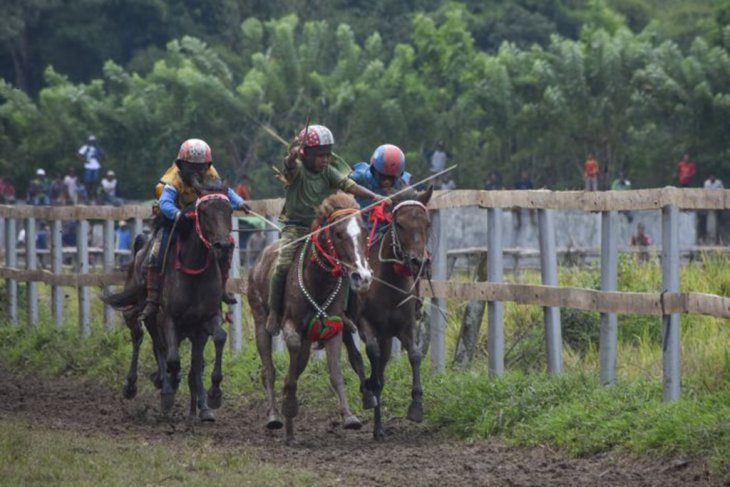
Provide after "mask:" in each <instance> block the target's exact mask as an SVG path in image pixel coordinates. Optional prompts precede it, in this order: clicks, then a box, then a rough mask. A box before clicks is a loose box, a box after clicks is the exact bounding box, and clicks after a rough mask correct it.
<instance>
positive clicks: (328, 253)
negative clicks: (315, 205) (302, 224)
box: [305, 208, 358, 277]
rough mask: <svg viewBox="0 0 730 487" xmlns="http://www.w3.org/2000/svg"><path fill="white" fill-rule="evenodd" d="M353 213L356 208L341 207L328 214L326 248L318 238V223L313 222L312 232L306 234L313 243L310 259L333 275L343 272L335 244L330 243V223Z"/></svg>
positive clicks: (325, 230)
mask: <svg viewBox="0 0 730 487" xmlns="http://www.w3.org/2000/svg"><path fill="white" fill-rule="evenodd" d="M355 213H358V210H356V209H355V208H343V209H341V210H336V211H333V212H332V214H330V216H329V217H328V218H327V224H328V225H327V226H326V227H325V228H324V236H325V241H326V243H327V247H328V248H327V249H325V248H324V246H323V245H322V242H321V241H320V239H319V232H320V229H321V225H320V224H319V223H315V224H314V225H312V233H310V234H309V235H308V236H307V241H311V242H312V243H313V244H314V251H313V252H312V261H313V262H317V263H318V264H319V266H320V267H321V268H322V269H324V270H326V271H328V272H330V273H331V274H332V276H333V277H341V276H342V274H343V269H342V264H341V263H340V259H339V258H338V256H337V251H336V250H335V245H334V244H333V243H332V235H331V234H330V228H331V225H330V224H331V223H333V222H334V221H335V220H336V219H337V218H338V217H341V216H347V215H353V214H355ZM305 247H306V245H305ZM320 256H321V257H322V258H324V260H326V261H327V264H329V267H327V264H325V263H324V262H322V259H320Z"/></svg>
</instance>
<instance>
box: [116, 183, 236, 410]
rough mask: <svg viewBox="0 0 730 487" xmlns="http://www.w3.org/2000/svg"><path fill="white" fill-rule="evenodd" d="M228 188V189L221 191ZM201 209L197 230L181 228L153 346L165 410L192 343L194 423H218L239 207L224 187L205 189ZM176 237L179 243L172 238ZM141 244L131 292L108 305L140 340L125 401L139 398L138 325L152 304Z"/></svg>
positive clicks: (152, 324)
mask: <svg viewBox="0 0 730 487" xmlns="http://www.w3.org/2000/svg"><path fill="white" fill-rule="evenodd" d="M219 186H220V187H219ZM199 195H200V196H199V198H198V199H197V201H196V204H195V215H196V216H195V223H194V229H193V228H181V229H180V232H179V233H178V235H177V241H176V243H173V244H172V245H171V246H170V250H169V255H168V257H167V264H166V266H165V269H164V273H163V293H162V301H161V306H160V311H159V313H158V314H157V316H156V317H155V319H151V320H147V321H146V322H145V325H146V326H147V328H148V331H149V333H150V336H151V337H152V341H153V350H154V353H155V358H156V360H157V366H158V370H157V373H156V374H155V376H154V380H155V382H156V385H157V386H158V387H159V388H160V389H161V391H160V397H161V403H162V410H163V412H164V413H169V411H170V410H171V409H172V406H173V404H174V396H175V392H176V391H177V387H178V385H179V382H180V354H179V348H178V347H179V344H180V342H181V341H182V340H183V339H185V338H188V339H189V340H190V342H191V344H192V347H191V364H190V371H189V373H188V386H189V388H190V396H191V397H190V417H191V418H194V417H195V415H196V412H199V416H200V419H201V420H203V421H213V420H214V419H215V417H214V415H213V412H212V410H211V409H213V408H217V407H219V406H220V402H221V397H222V393H221V389H220V383H221V381H222V379H223V375H222V369H221V367H222V356H223V347H224V345H225V342H226V338H227V336H226V332H225V330H224V329H223V327H222V326H221V325H222V322H223V320H222V315H221V309H220V302H221V297H222V293H223V285H222V279H221V268H222V267H223V266H224V265H225V263H226V262H227V261H228V259H230V253H231V252H232V251H233V248H234V244H233V240H232V238H231V215H232V211H233V210H232V208H231V204H230V201H229V200H228V197H227V196H226V194H225V192H224V188H223V186H222V185H214V186H212V187H209V188H207V189H201V190H200V191H199ZM171 238H172V237H171ZM139 244H140V241H139V240H138V241H137V242H135V250H136V251H137V252H136V255H135V263H134V265H133V266H132V268H131V269H130V271H129V273H128V277H127V282H126V284H125V289H124V291H122V292H121V293H119V294H116V295H111V296H107V297H106V298H104V300H105V302H106V303H107V304H109V305H111V306H113V307H115V308H117V309H122V310H123V312H124V318H125V321H126V323H127V326H128V327H129V328H130V332H131V334H132V344H133V352H132V362H131V364H130V369H129V373H128V375H127V383H126V384H125V387H124V395H125V397H128V398H131V397H134V395H135V393H136V380H137V359H138V356H139V345H140V343H141V341H142V337H143V330H142V326H141V325H140V324H139V322H138V321H137V318H138V316H139V312H140V310H141V309H142V307H143V306H144V292H145V291H144V283H143V282H142V276H143V275H144V273H143V272H141V271H142V265H143V262H144V259H145V254H146V251H147V245H144V246H142V247H141V248H140V245H139ZM211 336H212V337H213V342H214V344H215V350H216V353H215V363H214V368H213V373H212V376H211V381H212V386H211V388H210V390H209V391H208V393H207V395H206V393H205V390H204V387H203V366H204V364H203V352H204V349H205V345H206V343H207V342H208V338H209V337H211Z"/></svg>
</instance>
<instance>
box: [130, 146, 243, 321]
mask: <svg viewBox="0 0 730 487" xmlns="http://www.w3.org/2000/svg"><path fill="white" fill-rule="evenodd" d="M194 179H197V180H198V182H200V183H202V182H203V181H204V180H207V181H211V180H212V181H220V179H221V178H220V176H219V175H218V171H216V170H215V168H214V167H213V157H212V154H211V150H210V146H209V145H208V144H207V143H206V142H205V141H203V140H200V139H188V140H186V141H185V142H183V143H182V145H181V146H180V150H179V151H178V153H177V158H176V159H175V162H173V164H172V165H171V166H170V168H169V169H168V170H167V171H165V174H164V175H163V176H162V177H161V178H160V182H159V183H158V184H157V186H156V187H155V196H156V197H157V200H158V202H159V209H160V213H161V216H162V224H161V225H160V226H159V228H157V229H156V230H155V233H154V235H153V237H152V240H153V242H152V248H151V249H150V252H149V254H148V256H147V266H146V267H147V300H146V304H145V307H144V310H142V313H141V314H140V317H139V319H140V321H144V320H145V319H147V318H149V317H150V316H154V315H155V314H156V313H157V310H158V308H159V305H160V272H161V270H162V261H163V259H164V253H165V250H166V249H167V242H168V240H169V239H170V232H171V231H172V228H173V225H174V224H175V222H176V221H178V220H181V219H187V218H188V216H187V212H184V211H182V209H184V208H185V207H186V206H188V205H191V204H195V200H196V199H197V198H198V195H197V193H196V191H195V189H194V188H193V180H194ZM228 199H229V200H230V202H231V206H232V207H233V209H242V210H244V211H247V210H248V206H247V205H246V203H245V202H244V200H243V198H241V197H240V196H238V195H237V194H236V193H235V191H233V190H232V189H231V188H228ZM229 269H230V261H229V262H228V265H227V266H225V265H224V268H222V269H221V273H222V274H223V276H222V277H223V289H224V292H223V302H225V303H227V304H235V303H236V299H235V298H234V297H233V295H231V294H230V293H227V292H225V284H226V281H227V280H228V270H229Z"/></svg>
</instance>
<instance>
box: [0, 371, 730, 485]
mask: <svg viewBox="0 0 730 487" xmlns="http://www.w3.org/2000/svg"><path fill="white" fill-rule="evenodd" d="M27 379H28V378H27V377H23V376H19V375H16V374H14V373H11V372H9V371H7V370H2V368H0V424H1V423H2V418H3V417H13V418H19V419H24V420H28V421H30V422H32V423H33V424H36V425H39V426H42V425H47V426H48V427H49V428H54V429H59V428H61V429H64V430H68V431H71V432H77V433H78V434H81V435H83V434H94V435H98V434H101V435H109V436H110V437H114V436H115V435H122V434H124V435H126V434H127V433H130V432H131V433H133V434H135V435H138V436H140V437H143V438H147V439H148V440H149V441H151V442H157V443H159V444H163V445H167V446H169V447H170V448H174V447H175V444H176V440H178V441H179V440H180V439H183V438H187V437H190V436H199V437H205V438H210V439H211V440H214V442H215V443H216V444H217V445H219V446H220V448H221V449H225V450H226V451H230V450H231V449H241V450H245V449H246V448H247V447H256V448H257V449H259V450H260V451H263V452H264V453H263V459H264V460H265V461H268V462H272V463H275V464H288V465H297V466H306V467H307V468H308V469H311V470H313V471H320V470H321V471H324V472H327V473H328V474H329V475H328V477H330V478H339V479H342V482H341V483H342V485H357V486H376V485H377V486H382V485H397V486H411V485H433V486H447V485H470V486H471V485H651V486H672V485H686V484H690V483H691V484H693V485H730V477H727V476H726V477H725V479H723V478H722V477H721V476H720V474H711V473H710V472H709V471H708V468H707V465H706V464H705V462H704V461H703V460H702V459H699V458H687V457H661V458H656V457H641V458H635V457H631V456H629V455H626V454H618V453H613V454H602V455H597V456H594V457H590V458H571V457H569V456H566V455H565V454H562V453H561V452H558V451H553V450H551V449H549V448H514V447H508V446H505V445H504V444H502V443H500V442H499V441H496V440H493V441H476V442H464V441H457V440H454V439H449V438H446V437H445V436H443V435H442V434H439V433H437V432H434V431H430V430H429V428H428V426H422V425H414V424H413V423H410V422H408V421H406V420H404V419H401V418H395V419H392V420H390V421H389V422H388V423H387V425H386V427H387V430H388V433H389V436H388V438H387V439H386V441H385V442H383V443H375V442H374V441H373V440H372V436H371V427H372V424H371V422H370V420H369V418H361V419H364V420H365V421H364V422H365V425H364V427H363V429H362V430H360V431H355V432H353V431H344V430H343V429H342V428H341V426H340V425H339V424H337V423H336V421H337V420H338V417H337V416H336V415H332V416H327V415H326V414H323V413H321V412H319V413H318V412H313V411H311V410H308V408H307V407H306V405H304V406H303V407H302V408H301V409H302V411H301V416H300V418H299V419H298V421H297V434H298V440H297V443H296V445H294V446H286V445H285V444H284V442H283V433H282V431H279V432H277V433H275V434H270V433H267V432H266V431H265V430H264V428H263V407H262V405H261V404H256V403H252V401H250V400H248V401H246V400H244V399H242V398H231V397H230V395H229V396H228V397H226V400H225V402H224V404H223V407H222V408H221V409H220V410H219V411H218V412H217V421H216V422H215V423H213V424H200V423H190V422H188V421H187V420H186V419H185V417H184V414H185V411H183V405H184V404H185V403H186V402H187V400H188V399H187V398H188V395H187V391H182V392H181V393H180V394H179V395H178V398H177V406H176V410H175V414H174V415H173V418H172V420H165V421H163V420H161V419H160V418H159V416H158V410H159V408H158V405H159V401H158V399H157V395H156V394H155V393H154V392H152V391H148V392H145V393H141V394H140V395H138V397H136V398H135V399H133V400H131V401H129V400H125V399H123V398H122V396H121V393H120V391H119V390H112V389H109V388H106V387H103V386H99V385H94V384H84V383H81V382H79V381H77V380H73V379H39V378H38V377H34V379H33V380H27ZM335 458H336V459H338V460H337V462H333V459H335Z"/></svg>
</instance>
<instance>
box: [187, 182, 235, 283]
mask: <svg viewBox="0 0 730 487" xmlns="http://www.w3.org/2000/svg"><path fill="white" fill-rule="evenodd" d="M210 200H226V201H228V202H230V200H229V199H228V196H227V195H225V194H223V193H211V194H207V195H205V196H201V197H200V198H198V199H197V200H195V213H194V216H193V218H195V235H197V237H198V238H199V239H200V241H201V242H203V245H204V246H205V249H206V258H205V264H203V266H202V267H199V268H197V269H192V268H190V267H185V265H184V264H183V262H182V243H180V239H179V238H178V239H177V244H176V254H177V255H176V257H175V269H176V270H178V271H180V272H182V273H183V274H186V275H188V276H197V275H200V274H202V273H203V272H205V271H206V270H208V268H209V267H210V264H211V263H212V262H213V252H212V251H211V247H212V246H213V245H212V244H211V243H210V240H208V239H207V238H206V236H205V235H204V234H203V229H202V228H200V218H198V215H199V211H198V208H199V207H200V204H201V203H204V202H206V201H210ZM228 239H229V241H231V242H233V236H232V235H229V236H228Z"/></svg>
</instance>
